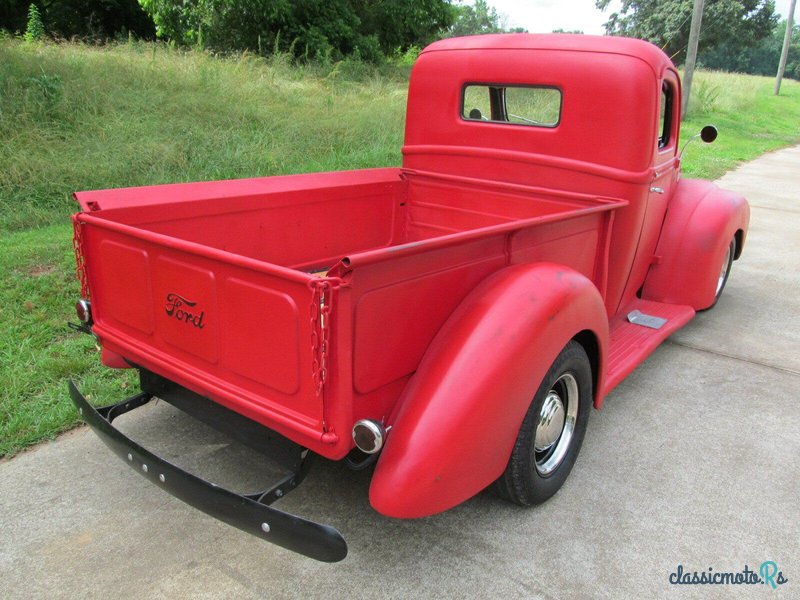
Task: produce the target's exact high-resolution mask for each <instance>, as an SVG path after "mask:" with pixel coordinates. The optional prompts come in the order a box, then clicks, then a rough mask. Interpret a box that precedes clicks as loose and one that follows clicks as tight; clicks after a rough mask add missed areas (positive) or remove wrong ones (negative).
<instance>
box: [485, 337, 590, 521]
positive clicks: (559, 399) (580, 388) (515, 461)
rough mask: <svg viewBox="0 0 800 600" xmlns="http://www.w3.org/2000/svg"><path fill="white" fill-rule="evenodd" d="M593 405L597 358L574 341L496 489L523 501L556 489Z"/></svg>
mask: <svg viewBox="0 0 800 600" xmlns="http://www.w3.org/2000/svg"><path fill="white" fill-rule="evenodd" d="M591 405H592V367H591V363H590V362H589V357H588V356H587V355H586V351H585V350H584V349H583V346H581V345H580V344H578V343H577V342H575V341H571V342H569V343H568V344H567V345H566V346H565V347H564V349H563V350H562V351H561V354H559V355H558V357H557V358H556V360H555V361H554V362H553V365H552V366H551V367H550V370H549V371H548V372H547V374H546V375H545V377H544V379H543V380H542V383H541V385H540V386H539V389H538V390H537V391H536V395H535V396H534V397H533V401H532V402H531V405H530V408H529V409H528V412H527V414H526V415H525V419H524V420H523V422H522V427H521V428H520V430H519V434H518V435H517V441H516V443H515V444H514V449H513V451H512V453H511V459H510V460H509V462H508V466H507V467H506V470H505V472H504V473H503V474H502V475H501V476H500V478H499V479H498V480H497V481H496V482H495V483H494V485H493V489H494V491H495V493H497V494H498V495H499V496H500V497H501V498H504V499H506V500H509V501H511V502H514V503H515V504H519V505H522V506H530V505H533V504H540V503H542V502H544V501H545V500H547V499H548V498H550V496H552V495H553V494H555V493H556V492H557V491H558V490H559V488H560V487H561V486H562V485H563V483H564V481H565V480H566V479H567V476H568V475H569V472H570V470H571V469H572V465H573V464H574V463H575V459H576V458H577V456H578V451H579V450H580V447H581V443H582V442H583V436H584V434H585V433H586V425H587V422H588V419H589V409H590V407H591Z"/></svg>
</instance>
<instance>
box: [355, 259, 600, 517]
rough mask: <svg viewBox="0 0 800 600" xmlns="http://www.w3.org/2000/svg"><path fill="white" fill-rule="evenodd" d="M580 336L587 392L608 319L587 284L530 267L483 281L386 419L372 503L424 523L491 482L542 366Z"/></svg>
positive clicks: (562, 271)
mask: <svg viewBox="0 0 800 600" xmlns="http://www.w3.org/2000/svg"><path fill="white" fill-rule="evenodd" d="M587 330H588V331H590V332H591V333H592V335H594V336H595V338H596V340H597V346H598V354H599V356H598V364H599V365H600V369H599V375H598V381H597V382H596V386H595V388H596V390H602V389H603V381H602V376H601V374H602V372H603V370H604V368H605V351H606V343H607V339H608V319H607V317H606V310H605V307H604V304H603V300H602V298H601V296H600V293H599V292H598V290H597V288H596V287H595V286H594V284H593V283H592V282H591V281H589V279H587V278H586V277H584V276H583V275H581V274H579V273H577V272H576V271H573V270H571V269H568V268H566V267H564V266H563V265H556V264H550V263H537V264H527V265H517V266H513V267H508V268H506V269H503V270H502V271H499V272H498V273H495V274H494V275H492V276H491V277H489V278H488V279H487V280H486V281H484V282H483V283H481V285H480V286H478V287H477V288H476V289H475V290H473V291H472V292H471V293H470V295H469V296H467V298H466V299H465V300H464V301H463V302H462V303H461V305H460V306H459V307H458V308H457V309H456V311H455V312H454V313H453V315H452V316H451V317H450V318H449V319H448V321H447V322H446V323H445V325H444V326H443V327H442V329H441V330H440V331H439V333H438V334H437V336H436V337H435V338H434V340H433V342H432V343H431V345H430V347H429V348H428V350H427V352H426V354H425V356H424V357H423V359H422V361H421V363H420V365H419V369H418V370H417V372H416V373H415V374H414V376H413V377H412V379H411V381H410V382H409V384H408V386H407V388H406V390H405V391H404V392H403V395H402V397H401V398H400V399H399V401H398V403H397V406H398V408H397V409H396V413H395V414H393V415H392V416H391V418H390V419H389V422H390V423H391V425H392V429H391V432H390V434H389V436H388V439H387V443H386V446H385V448H384V450H383V453H382V455H381V457H380V459H379V461H378V464H377V467H376V469H375V474H374V476H373V478H372V483H371V486H370V502H371V504H372V506H373V507H374V508H375V509H376V510H377V511H378V512H380V513H382V514H385V515H388V516H392V517H404V518H411V517H423V516H427V515H431V514H435V513H438V512H441V511H443V510H447V509H448V508H451V507H453V506H455V505H457V504H459V503H461V502H463V501H464V500H466V499H468V498H470V497H472V496H473V495H475V494H476V493H478V492H479V491H480V490H482V489H483V488H485V487H486V486H488V485H489V484H490V483H492V481H494V480H495V479H497V478H498V477H499V476H500V475H501V474H502V472H503V470H504V469H505V467H506V465H507V463H508V460H509V457H510V455H511V450H512V447H513V445H514V442H515V440H516V437H517V433H518V431H519V428H520V425H521V423H522V420H523V418H524V416H525V413H526V411H527V410H528V407H529V405H530V402H531V400H532V398H533V395H534V394H535V392H536V389H537V388H538V386H539V384H540V382H541V380H542V378H543V377H544V375H545V373H546V372H547V370H548V368H549V367H550V365H551V364H552V363H553V361H554V360H555V358H556V356H557V355H558V353H559V352H560V351H561V349H562V348H563V347H564V346H565V345H566V344H567V342H568V341H569V340H570V339H572V338H573V337H574V336H575V335H576V334H578V333H580V332H582V331H587ZM599 400H600V398H599V397H598V398H596V402H597V401H599Z"/></svg>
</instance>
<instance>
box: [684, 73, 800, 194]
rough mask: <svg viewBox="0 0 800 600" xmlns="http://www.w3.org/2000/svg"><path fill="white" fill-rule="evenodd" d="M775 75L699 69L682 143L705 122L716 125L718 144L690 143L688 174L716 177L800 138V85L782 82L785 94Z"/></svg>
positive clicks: (685, 158)
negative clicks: (777, 89)
mask: <svg viewBox="0 0 800 600" xmlns="http://www.w3.org/2000/svg"><path fill="white" fill-rule="evenodd" d="M774 83H775V80H774V79H773V78H771V77H759V76H755V75H741V74H732V73H721V72H704V71H698V72H696V73H695V76H694V81H693V83H692V97H691V99H690V101H689V114H688V118H687V119H686V120H684V122H683V124H682V126H681V140H683V141H682V142H681V145H683V144H684V143H685V140H688V139H689V138H690V137H691V136H692V135H694V134H695V133H698V132H699V131H700V129H701V128H702V127H703V126H704V125H708V124H712V125H716V127H717V128H718V129H719V137H718V138H717V140H716V141H715V142H714V143H713V144H703V143H702V142H700V141H699V140H698V141H696V142H694V143H693V144H691V145H690V146H688V147H687V149H686V153H685V154H684V159H683V173H684V175H686V176H687V177H702V178H705V179H716V178H718V177H720V176H721V175H722V174H723V173H725V172H726V171H729V170H731V169H733V168H735V167H736V166H737V165H738V164H740V163H742V162H744V161H747V160H751V159H753V158H755V157H756V156H759V155H761V154H763V153H765V152H769V151H770V150H776V149H778V148H783V147H785V146H790V145H792V144H797V143H798V142H800V83H799V82H797V81H793V80H790V79H789V80H787V79H784V80H783V84H782V85H781V94H780V96H774V95H773V93H772V90H773V85H774Z"/></svg>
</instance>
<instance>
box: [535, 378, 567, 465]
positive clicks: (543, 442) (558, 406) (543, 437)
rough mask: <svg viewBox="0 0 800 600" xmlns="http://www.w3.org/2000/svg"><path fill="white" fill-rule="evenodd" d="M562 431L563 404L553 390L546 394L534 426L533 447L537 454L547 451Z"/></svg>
mask: <svg viewBox="0 0 800 600" xmlns="http://www.w3.org/2000/svg"><path fill="white" fill-rule="evenodd" d="M562 429H564V403H563V402H562V401H561V398H560V397H559V396H558V394H557V393H555V392H554V391H553V390H550V393H549V394H547V398H545V399H544V404H542V412H540V413H539V422H538V423H537V424H536V439H535V440H534V442H533V446H534V448H535V449H536V451H537V452H544V451H545V450H548V449H549V448H550V447H551V446H552V445H553V444H555V443H556V442H557V441H558V438H559V436H560V435H561V430H562Z"/></svg>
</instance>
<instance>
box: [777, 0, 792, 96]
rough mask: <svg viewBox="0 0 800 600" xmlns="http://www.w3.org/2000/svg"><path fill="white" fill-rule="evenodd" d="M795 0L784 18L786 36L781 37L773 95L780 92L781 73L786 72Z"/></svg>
mask: <svg viewBox="0 0 800 600" xmlns="http://www.w3.org/2000/svg"><path fill="white" fill-rule="evenodd" d="M795 4H797V0H792V3H791V4H790V5H789V16H788V17H786V35H784V36H783V50H782V51H781V62H780V64H779V65H778V76H777V77H775V95H776V96H777V95H778V94H779V93H780V91H781V80H782V79H783V72H784V71H785V70H786V59H787V57H788V56H789V44H790V42H791V41H792V22H793V20H794V7H795Z"/></svg>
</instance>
